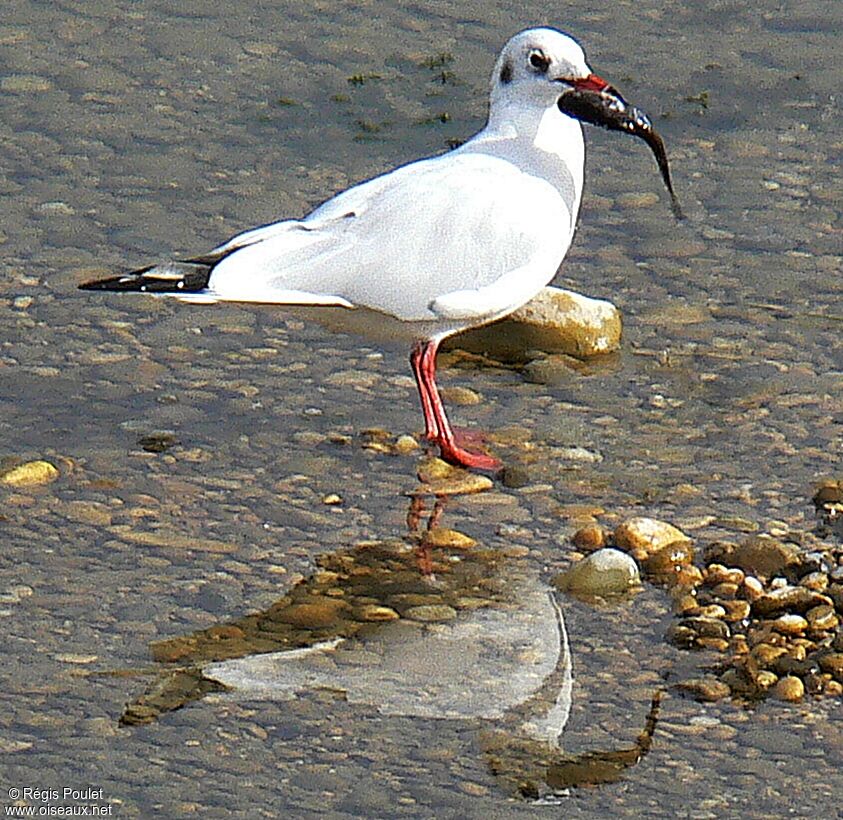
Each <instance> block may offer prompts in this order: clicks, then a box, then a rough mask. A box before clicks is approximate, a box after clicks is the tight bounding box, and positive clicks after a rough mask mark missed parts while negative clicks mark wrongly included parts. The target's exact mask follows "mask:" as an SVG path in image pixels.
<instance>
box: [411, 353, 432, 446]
mask: <svg viewBox="0 0 843 820" xmlns="http://www.w3.org/2000/svg"><path fill="white" fill-rule="evenodd" d="M427 347H428V345H426V344H425V343H424V342H416V343H415V344H414V345H413V349H412V350H411V351H410V366H411V367H412V368H413V375H414V376H415V377H416V387H418V389H419V398H420V399H421V406H422V413H423V414H424V437H425V438H426V439H428V440H429V441H436V439H438V438H439V426H438V424H437V422H436V413H435V412H434V409H433V402H432V401H431V398H430V393H429V391H428V387H427V382H426V381H425V374H424V370H423V362H424V355H425V351H426V349H427ZM434 355H435V353H434Z"/></svg>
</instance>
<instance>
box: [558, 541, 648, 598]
mask: <svg viewBox="0 0 843 820" xmlns="http://www.w3.org/2000/svg"><path fill="white" fill-rule="evenodd" d="M640 583H641V578H640V576H639V574H638V566H637V565H636V563H635V561H634V560H633V559H632V558H631V557H630V556H629V555H627V554H626V553H625V552H621V551H620V550H616V549H610V548H605V549H601V550H597V552H593V553H592V554H591V555H589V556H587V557H586V558H583V559H582V561H578V562H577V563H576V564H574V565H573V566H572V567H571V568H570V569H568V570H567V571H566V572H563V573H561V574H560V575H558V576H557V577H556V578H555V579H554V584H555V585H556V586H557V587H558V588H559V589H561V590H563V591H564V592H570V593H571V594H573V595H586V596H591V595H618V594H620V593H623V592H626V591H627V590H629V589H630V587H633V586H637V585H639V584H640Z"/></svg>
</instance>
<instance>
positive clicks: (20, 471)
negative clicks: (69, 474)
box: [0, 461, 59, 487]
mask: <svg viewBox="0 0 843 820" xmlns="http://www.w3.org/2000/svg"><path fill="white" fill-rule="evenodd" d="M58 477H59V471H58V470H57V469H56V468H55V467H54V466H53V465H52V464H50V462H49V461H27V462H26V463H25V464H18V466H17V467H12V469H11V470H7V471H6V472H5V473H3V475H0V483H2V484H6V485H7V486H9V487H35V486H37V485H39V484H49V483H50V482H51V481H55V480H56V479H57V478H58Z"/></svg>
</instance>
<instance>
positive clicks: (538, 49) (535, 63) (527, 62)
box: [492, 28, 592, 109]
mask: <svg viewBox="0 0 843 820" xmlns="http://www.w3.org/2000/svg"><path fill="white" fill-rule="evenodd" d="M590 76H592V74H591V69H590V68H589V67H588V63H587V62H586V60H585V52H584V51H583V50H582V46H581V45H580V44H579V43H578V42H577V41H576V40H575V39H574V38H573V37H570V36H569V35H567V34H564V33H563V32H561V31H558V30H556V29H553V28H530V29H527V30H526V31H522V32H519V33H518V34H516V35H515V36H514V37H512V38H511V39H510V40H509V42H508V43H507V44H506V45H505V46H504V47H503V50H502V51H501V53H500V56H499V57H498V60H497V62H496V63H495V68H494V71H493V72H492V106H493V107H494V106H495V105H496V104H497V103H498V101H500V102H503V101H510V102H512V101H517V102H518V103H521V104H523V105H525V106H536V107H540V108H543V109H544V108H548V107H550V106H552V105H554V104H555V103H556V100H557V99H558V98H559V95H560V93H561V91H562V88H563V86H564V84H566V83H567V84H570V83H571V81H573V82H576V81H583V80H586V79H587V78H588V77H590Z"/></svg>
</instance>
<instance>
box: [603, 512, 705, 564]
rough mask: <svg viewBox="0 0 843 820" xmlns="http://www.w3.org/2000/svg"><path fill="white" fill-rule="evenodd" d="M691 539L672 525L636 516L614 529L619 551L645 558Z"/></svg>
mask: <svg viewBox="0 0 843 820" xmlns="http://www.w3.org/2000/svg"><path fill="white" fill-rule="evenodd" d="M690 540H691V539H690V538H688V536H687V535H685V533H684V532H682V530H680V529H677V528H676V527H674V526H673V525H672V524H668V523H666V522H665V521H659V520H657V519H655V518H646V517H643V516H637V517H635V518H630V519H628V520H627V521H624V522H623V523H622V524H619V525H618V527H617V528H616V529H615V543H616V544H617V545H618V547H620V548H621V549H625V550H629V551H631V552H634V553H636V555H639V554H640V555H641V557H646V556H648V555H651V554H652V553H654V552H657V551H658V550H660V549H663V548H664V547H667V546H668V545H673V544H676V542H678V541H684V542H688V541H690Z"/></svg>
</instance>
